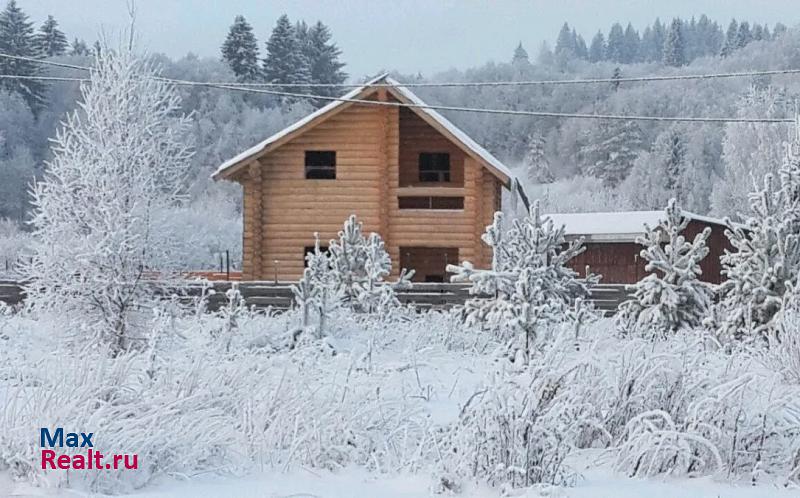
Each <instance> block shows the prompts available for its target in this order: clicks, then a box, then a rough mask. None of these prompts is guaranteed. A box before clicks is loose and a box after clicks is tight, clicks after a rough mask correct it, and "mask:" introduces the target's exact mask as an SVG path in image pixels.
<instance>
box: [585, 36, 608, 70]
mask: <svg viewBox="0 0 800 498" xmlns="http://www.w3.org/2000/svg"><path fill="white" fill-rule="evenodd" d="M605 58H606V38H605V36H603V32H602V31H598V32H597V34H596V35H594V38H592V45H591V47H589V61H590V62H600V61H602V60H605Z"/></svg>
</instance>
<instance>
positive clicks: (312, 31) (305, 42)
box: [298, 21, 347, 96]
mask: <svg viewBox="0 0 800 498" xmlns="http://www.w3.org/2000/svg"><path fill="white" fill-rule="evenodd" d="M303 31H304V30H303V29H302V28H301V30H300V31H299V32H298V39H299V40H300V43H301V45H302V50H303V52H304V55H305V58H306V59H307V60H308V62H309V64H310V69H311V81H312V82H313V83H325V84H332V85H338V84H341V83H344V82H345V80H347V73H345V72H344V71H342V68H343V67H344V66H345V64H344V63H343V62H341V61H340V60H339V56H340V55H341V54H342V51H341V50H340V49H339V47H337V46H336V44H335V43H332V42H331V32H330V29H328V27H327V26H326V25H324V24H322V23H321V22H319V21H317V23H316V24H314V25H313V26H311V28H309V29H308V30H307V34H304V33H303ZM314 92H315V93H317V94H318V95H327V96H335V95H337V94H338V93H339V91H338V89H337V88H336V87H319V88H315V89H314Z"/></svg>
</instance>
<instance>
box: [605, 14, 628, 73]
mask: <svg viewBox="0 0 800 498" xmlns="http://www.w3.org/2000/svg"><path fill="white" fill-rule="evenodd" d="M606 59H608V60H610V61H611V62H620V63H622V62H625V61H624V59H625V32H624V31H623V30H622V25H621V24H620V23H618V22H617V23H614V25H613V26H611V31H609V32H608V45H606Z"/></svg>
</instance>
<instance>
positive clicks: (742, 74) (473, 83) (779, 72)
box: [0, 53, 800, 88]
mask: <svg viewBox="0 0 800 498" xmlns="http://www.w3.org/2000/svg"><path fill="white" fill-rule="evenodd" d="M0 57H5V58H8V59H17V60H23V61H29V62H36V63H39V64H47V65H52V66H57V67H64V68H69V69H78V70H82V71H88V70H90V68H88V67H85V66H76V65H73V64H66V63H63V62H55V61H48V60H43V59H36V58H33V57H24V56H19V55H10V54H3V53H0ZM787 74H800V69H770V70H758V71H739V72H727V73H706V74H673V75H663V76H630V77H621V78H613V77H611V78H576V79H564V80H521V81H471V82H470V81H450V82H439V83H437V82H427V83H426V82H416V83H415V82H409V83H402V86H405V87H409V88H410V87H432V88H435V87H491V86H511V87H513V86H532V85H581V84H598V83H642V82H649V81H681V80H702V79H720V78H746V77H754V76H778V75H787ZM205 83H208V84H211V85H226V86H236V87H245V88H261V87H263V88H286V87H295V88H315V87H319V88H358V87H361V86H363V83H304V82H297V83H263V82H261V83H242V82H224V81H219V82H205ZM372 86H376V87H381V86H383V87H391V86H394V85H393V84H392V83H374V84H373V85H372Z"/></svg>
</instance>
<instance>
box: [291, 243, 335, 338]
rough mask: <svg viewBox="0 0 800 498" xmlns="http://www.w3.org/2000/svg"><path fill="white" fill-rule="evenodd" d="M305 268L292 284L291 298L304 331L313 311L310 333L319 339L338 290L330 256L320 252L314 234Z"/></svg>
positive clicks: (307, 327) (308, 325) (323, 333)
mask: <svg viewBox="0 0 800 498" xmlns="http://www.w3.org/2000/svg"><path fill="white" fill-rule="evenodd" d="M305 258H306V269H305V270H303V276H302V278H301V279H300V281H299V282H298V283H297V284H295V285H293V286H292V293H293V294H294V301H295V304H297V306H299V307H300V311H301V317H302V318H301V319H302V322H301V327H302V329H301V330H302V331H303V332H306V331H308V330H309V329H311V328H312V325H311V320H312V318H313V316H314V314H316V317H317V320H318V321H317V326H316V327H315V328H314V336H315V337H316V338H317V339H319V338H322V337H323V336H324V335H325V328H326V323H327V320H328V317H329V316H330V313H331V312H332V311H333V310H334V309H335V308H336V307H338V305H339V304H340V301H341V292H340V289H339V287H338V286H337V280H336V278H335V275H334V273H333V268H332V266H331V258H330V255H329V254H328V253H326V252H325V251H323V250H322V249H321V246H320V242H319V234H317V233H315V234H314V250H313V251H312V252H309V253H308V254H306V256H305Z"/></svg>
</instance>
